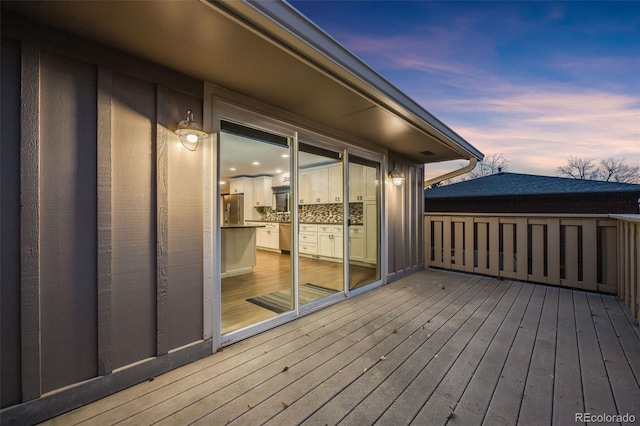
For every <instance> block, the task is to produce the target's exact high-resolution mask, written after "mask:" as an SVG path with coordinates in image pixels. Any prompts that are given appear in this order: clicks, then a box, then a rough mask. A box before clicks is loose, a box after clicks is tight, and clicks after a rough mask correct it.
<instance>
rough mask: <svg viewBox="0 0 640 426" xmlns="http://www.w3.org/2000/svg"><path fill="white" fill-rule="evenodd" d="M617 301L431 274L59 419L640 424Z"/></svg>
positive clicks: (628, 336)
mask: <svg viewBox="0 0 640 426" xmlns="http://www.w3.org/2000/svg"><path fill="white" fill-rule="evenodd" d="M632 321H633V320H632V319H631V318H630V316H629V315H628V312H627V311H626V310H625V309H624V308H623V307H622V304H621V303H620V302H618V300H617V299H615V298H614V297H611V296H603V295H599V294H593V293H585V292H582V291H571V290H566V289H559V288H555V287H547V286H543V285H536V284H529V283H522V282H517V281H508V280H503V281H500V280H497V279H494V278H488V277H480V276H473V275H466V274H462V273H453V272H443V271H433V270H432V271H423V272H420V273H417V274H414V275H411V276H409V277H408V278H405V279H403V280H400V281H398V282H396V283H394V284H391V285H388V286H384V287H381V288H379V289H376V290H373V291H370V292H367V293H365V294H362V295H360V296H358V297H354V298H352V299H350V300H347V301H344V302H342V303H338V304H336V305H333V306H331V307H329V308H326V309H324V310H322V311H319V312H316V313H314V314H311V315H308V316H306V317H303V318H301V319H299V320H296V321H293V322H290V323H288V324H286V325H284V326H281V327H278V328H275V329H273V330H270V331H268V332H265V333H262V334H260V335H258V336H255V337H252V338H250V339H247V340H245V341H242V342H240V343H237V344H235V345H232V346H230V347H227V348H224V350H223V351H221V352H219V353H216V354H214V355H212V356H210V357H208V358H205V359H202V360H200V361H197V362H194V363H191V364H189V365H187V366H184V367H182V368H179V369H177V370H173V371H171V372H169V373H167V374H164V375H162V376H159V377H156V378H155V379H154V380H152V381H148V382H145V383H142V384H139V385H137V386H134V387H132V388H129V389H127V390H125V391H122V392H120V393H117V394H115V395H112V396H110V397H107V398H104V399H102V400H100V401H97V402H95V403H93V404H90V405H87V406H85V407H82V408H80V409H78V410H75V411H72V412H70V413H67V414H65V415H63V416H60V417H58V418H55V419H52V420H51V421H50V422H49V423H50V424H65V425H66V424H78V423H85V424H100V425H107V424H115V423H119V424H154V423H160V424H166V425H177V424H191V423H197V424H203V425H211V424H215V425H217V424H221V425H222V424H227V423H232V424H238V425H254V424H256V425H257V424H264V423H267V424H270V425H293V424H309V425H325V424H329V425H333V424H338V423H340V424H346V425H368V424H374V423H375V424H381V425H403V424H417V425H431V424H439V425H441V424H446V423H449V424H460V425H480V424H487V425H515V424H540V425H546V424H551V423H553V424H558V425H567V424H576V423H575V422H574V420H575V413H583V412H589V413H591V414H610V415H615V414H625V413H629V414H633V415H635V418H636V422H638V421H640V384H639V383H640V330H639V329H638V326H637V325H632Z"/></svg>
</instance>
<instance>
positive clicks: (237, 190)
mask: <svg viewBox="0 0 640 426" xmlns="http://www.w3.org/2000/svg"><path fill="white" fill-rule="evenodd" d="M244 181H245V179H231V181H230V182H229V193H230V194H244Z"/></svg>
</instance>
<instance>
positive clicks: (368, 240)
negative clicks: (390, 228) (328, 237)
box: [348, 155, 381, 290]
mask: <svg viewBox="0 0 640 426" xmlns="http://www.w3.org/2000/svg"><path fill="white" fill-rule="evenodd" d="M380 182H381V173H380V163H379V162H376V161H372V160H368V159H366V158H362V157H358V156H355V155H349V222H348V223H349V231H348V232H349V233H348V237H349V290H355V289H358V288H361V287H364V286H366V285H368V284H371V283H374V282H377V281H379V280H380V278H381V268H380V257H381V253H380V222H381V220H380V204H381V203H380Z"/></svg>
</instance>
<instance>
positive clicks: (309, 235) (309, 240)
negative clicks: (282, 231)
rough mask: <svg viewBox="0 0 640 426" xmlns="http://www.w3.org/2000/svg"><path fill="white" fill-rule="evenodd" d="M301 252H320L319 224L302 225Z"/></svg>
mask: <svg viewBox="0 0 640 426" xmlns="http://www.w3.org/2000/svg"><path fill="white" fill-rule="evenodd" d="M298 238H299V240H300V253H302V254H310V255H317V254H318V225H300V235H299V236H298Z"/></svg>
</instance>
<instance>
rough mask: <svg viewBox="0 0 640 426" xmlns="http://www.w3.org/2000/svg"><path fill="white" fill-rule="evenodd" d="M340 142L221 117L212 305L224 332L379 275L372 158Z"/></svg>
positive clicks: (264, 324) (263, 323)
mask: <svg viewBox="0 0 640 426" xmlns="http://www.w3.org/2000/svg"><path fill="white" fill-rule="evenodd" d="M265 123H266V124H265ZM348 152H349V149H348V148H346V147H345V146H344V145H343V144H341V143H339V142H337V141H335V140H330V139H328V138H323V137H320V136H318V135H314V136H309V135H308V134H305V135H304V136H301V137H300V136H299V135H298V134H297V133H296V132H295V131H294V130H292V129H288V128H287V127H286V126H285V125H282V124H281V123H277V124H273V123H272V122H270V121H268V120H260V119H249V120H248V121H243V120H238V121H235V120H231V119H223V120H221V121H220V133H219V151H218V154H219V155H218V170H219V178H220V182H219V188H220V189H219V197H218V199H217V205H218V209H219V210H218V217H219V218H220V220H219V230H220V232H219V235H220V247H219V251H218V252H219V256H220V257H219V259H220V261H219V264H220V278H221V281H220V301H221V303H220V308H221V309H220V310H221V334H222V335H225V336H228V337H227V339H228V340H227V341H228V342H230V341H234V340H236V339H240V338H243V337H246V336H248V335H250V334H252V331H256V330H264V329H266V328H268V327H269V324H273V323H274V321H276V322H277V321H286V320H288V319H291V316H292V315H298V314H299V313H300V312H305V311H307V312H308V311H309V310H313V309H316V308H318V307H319V306H321V305H324V304H325V303H332V302H333V301H335V300H336V299H339V298H341V297H345V294H347V293H348V292H349V291H354V290H358V289H361V288H363V287H365V286H367V285H369V284H373V283H379V282H380V280H381V267H380V265H381V261H380V259H381V251H380V239H381V236H380V223H381V219H380V204H381V203H380V200H381V192H380V182H381V173H380V170H381V167H380V162H379V161H373V160H372V159H367V158H365V157H362V156H355V155H350V154H348ZM346 158H348V160H346ZM294 197H295V198H294ZM278 318H280V319H278Z"/></svg>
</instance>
